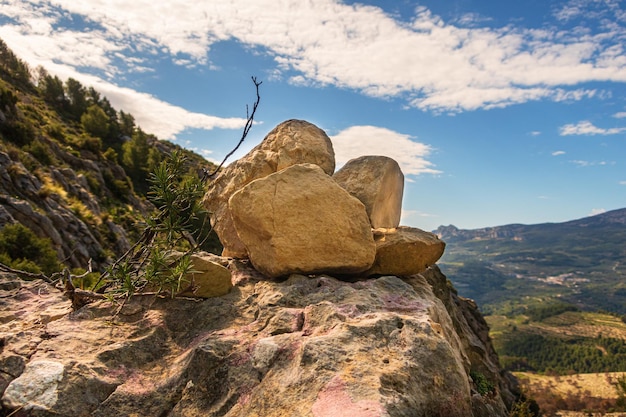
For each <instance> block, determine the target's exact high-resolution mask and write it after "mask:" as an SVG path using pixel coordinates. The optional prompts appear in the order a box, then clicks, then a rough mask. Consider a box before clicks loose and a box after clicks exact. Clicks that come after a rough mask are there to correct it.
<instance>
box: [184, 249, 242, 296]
mask: <svg viewBox="0 0 626 417" xmlns="http://www.w3.org/2000/svg"><path fill="white" fill-rule="evenodd" d="M191 263H192V270H193V272H191V273H189V274H188V277H187V278H186V279H187V281H189V282H190V283H192V284H193V289H192V290H189V291H186V292H183V293H181V294H180V295H181V296H190V297H199V298H211V297H221V296H223V295H225V294H228V292H229V291H230V290H231V288H232V287H233V284H232V281H231V273H230V271H229V270H228V269H227V268H225V267H223V266H222V265H220V264H219V263H217V262H214V261H213V260H211V258H210V257H209V256H205V255H202V254H193V255H191Z"/></svg>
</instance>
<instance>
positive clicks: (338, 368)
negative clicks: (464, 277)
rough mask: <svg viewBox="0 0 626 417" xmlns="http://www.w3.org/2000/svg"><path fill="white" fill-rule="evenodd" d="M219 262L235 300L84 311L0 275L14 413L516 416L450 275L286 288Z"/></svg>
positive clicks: (242, 266) (307, 282) (1, 382)
mask: <svg viewBox="0 0 626 417" xmlns="http://www.w3.org/2000/svg"><path fill="white" fill-rule="evenodd" d="M220 262H222V263H225V264H227V265H228V268H229V269H230V270H231V272H232V273H233V282H234V285H235V287H234V288H233V290H231V291H230V292H229V293H228V294H227V295H224V296H222V297H216V298H210V299H207V300H203V301H195V300H185V299H171V298H158V297H153V296H139V297H134V298H132V299H131V300H130V301H128V302H127V303H126V304H125V305H124V306H123V307H122V308H121V309H119V306H117V305H111V304H110V303H109V302H108V301H100V302H96V303H93V304H89V305H86V306H84V307H83V308H81V309H80V310H78V311H75V312H70V304H69V302H67V301H65V300H64V299H63V298H62V294H61V292H60V291H58V290H56V289H55V288H53V287H51V286H49V285H47V284H45V283H42V282H24V281H20V280H18V279H16V278H14V277H10V276H8V277H5V278H4V279H2V280H0V305H2V308H1V309H0V311H1V312H2V313H0V323H1V324H0V337H1V338H2V341H3V349H2V351H0V367H1V369H2V372H0V389H1V392H2V393H3V394H2V405H3V407H4V410H3V411H4V412H6V413H9V412H12V411H13V410H16V409H18V408H20V407H21V408H20V412H21V413H22V415H30V416H42V417H43V416H77V417H80V416H96V417H98V416H100V417H102V416H112V415H120V416H122V415H133V416H137V417H140V416H156V415H161V416H172V417H174V416H185V417H193V416H218V415H220V416H229V417H236V416H242V417H243V416H252V415H257V416H266V417H272V416H285V415H287V416H290V415H292V416H303V417H323V416H335V415H353V416H355V417H356V416H389V417H396V416H397V417H400V416H451V417H454V416H463V417H466V416H474V417H479V416H490V417H492V416H496V417H497V416H506V415H508V412H507V408H509V407H510V406H511V401H512V400H513V399H514V394H513V393H512V392H511V385H510V382H509V381H508V380H507V379H506V378H505V377H503V376H502V375H501V372H500V370H499V369H498V366H497V357H495V354H494V353H493V348H492V347H491V343H490V341H489V339H488V336H487V333H486V332H487V330H488V329H487V327H486V324H485V323H484V320H482V317H481V316H480V313H479V312H478V310H477V309H476V308H475V305H473V304H472V303H471V302H470V301H468V300H465V299H463V298H461V297H458V296H457V295H456V294H455V292H454V290H453V289H452V288H451V286H450V284H449V282H448V281H447V280H446V278H445V276H443V275H442V274H441V273H440V272H439V270H438V269H437V268H429V269H428V270H427V271H426V272H425V273H424V274H420V275H413V276H410V277H405V278H398V277H394V276H385V277H381V278H378V279H368V280H363V281H358V282H353V283H349V282H344V281H340V280H337V279H335V278H333V277H331V276H328V275H317V276H313V277H308V276H303V275H298V274H294V275H291V276H290V277H289V278H288V279H287V280H286V281H282V282H278V281H274V280H270V279H267V278H266V277H264V276H262V275H260V274H259V273H258V272H257V271H256V270H254V269H253V268H251V267H249V266H248V265H247V264H246V263H245V262H241V261H235V260H230V261H229V260H227V259H225V258H222V259H221V261H220ZM116 310H119V311H118V314H117V315H116V316H114V314H115V312H116ZM112 321H114V322H115V325H113V326H112V325H111V322H112ZM478 373H480V374H482V376H483V377H485V378H487V379H488V380H489V382H491V383H492V384H493V386H494V390H493V391H492V392H489V393H482V394H481V393H479V392H478V391H477V388H476V385H475V382H473V381H472V378H471V376H470V375H477V374H478ZM30 384H35V386H36V387H38V388H37V390H32V389H31V388H30V387H32V385H30Z"/></svg>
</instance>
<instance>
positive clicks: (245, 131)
mask: <svg viewBox="0 0 626 417" xmlns="http://www.w3.org/2000/svg"><path fill="white" fill-rule="evenodd" d="M252 82H253V83H254V87H255V89H256V101H255V102H254V104H253V105H252V112H251V113H249V109H248V106H247V105H246V117H247V120H246V125H245V126H244V128H243V133H242V135H241V139H239V143H237V146H235V147H234V148H233V150H232V151H230V152H229V153H228V154H227V155H226V156H225V157H224V159H223V160H222V162H221V163H220V164H219V165H218V166H217V168H215V169H214V170H213V171H211V172H209V171H207V170H205V171H204V175H203V176H202V181H203V182H204V181H206V180H208V179H209V178H213V177H214V176H215V174H217V173H218V172H219V171H220V169H222V167H223V166H224V164H225V163H226V160H227V159H228V158H230V157H231V156H232V155H233V154H234V153H235V152H237V149H239V147H240V146H241V144H242V143H243V141H244V140H245V139H246V136H248V132H250V129H252V125H253V122H254V114H255V113H256V110H257V108H258V107H259V103H260V102H261V95H260V94H259V86H260V85H261V84H263V81H257V79H256V77H252Z"/></svg>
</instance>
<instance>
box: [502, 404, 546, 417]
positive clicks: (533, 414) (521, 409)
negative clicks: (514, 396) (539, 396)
mask: <svg viewBox="0 0 626 417" xmlns="http://www.w3.org/2000/svg"><path fill="white" fill-rule="evenodd" d="M540 415H541V413H540V411H539V406H538V405H537V402H536V401H534V400H525V401H520V402H516V403H515V404H514V405H513V408H512V409H511V413H510V414H509V416H510V417H538V416H540Z"/></svg>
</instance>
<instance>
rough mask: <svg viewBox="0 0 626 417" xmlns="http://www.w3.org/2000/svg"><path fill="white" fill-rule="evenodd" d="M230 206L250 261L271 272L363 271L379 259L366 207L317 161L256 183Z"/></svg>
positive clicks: (265, 272)
mask: <svg viewBox="0 0 626 417" xmlns="http://www.w3.org/2000/svg"><path fill="white" fill-rule="evenodd" d="M229 208H230V212H231V215H232V219H233V222H234V225H235V229H236V230H237V233H238V235H239V238H240V239H241V241H242V242H243V243H244V246H245V247H246V249H247V252H248V253H249V257H250V261H251V262H252V264H253V265H254V267H255V268H257V270H259V271H260V272H262V273H264V274H266V275H267V276H270V277H279V276H284V275H289V274H292V273H306V274H312V273H320V272H328V273H344V274H348V273H358V272H363V271H365V270H366V269H368V268H370V267H371V266H372V264H373V262H374V256H375V252H376V246H375V245H374V239H373V237H372V231H371V227H370V223H369V220H368V217H367V214H366V212H365V207H364V206H363V204H362V203H361V202H360V201H359V200H357V199H356V198H354V197H353V196H351V195H350V194H349V193H348V192H347V191H346V190H344V189H343V188H341V187H340V186H339V185H337V183H335V181H333V179H332V178H331V177H330V176H329V175H327V174H326V173H325V172H324V171H323V170H322V169H321V168H320V167H319V166H317V165H312V164H298V165H293V166H291V167H289V168H286V169H284V170H282V171H279V172H277V173H274V174H271V175H269V176H267V177H265V178H262V179H258V180H256V181H253V182H251V183H250V184H248V185H247V186H245V187H244V188H242V189H241V190H239V191H238V192H236V193H235V194H233V196H232V197H231V198H230V201H229Z"/></svg>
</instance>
